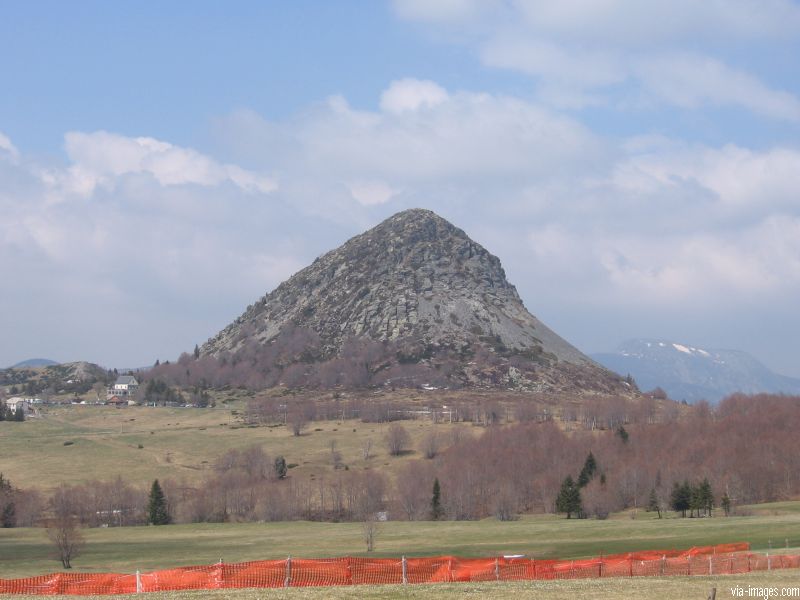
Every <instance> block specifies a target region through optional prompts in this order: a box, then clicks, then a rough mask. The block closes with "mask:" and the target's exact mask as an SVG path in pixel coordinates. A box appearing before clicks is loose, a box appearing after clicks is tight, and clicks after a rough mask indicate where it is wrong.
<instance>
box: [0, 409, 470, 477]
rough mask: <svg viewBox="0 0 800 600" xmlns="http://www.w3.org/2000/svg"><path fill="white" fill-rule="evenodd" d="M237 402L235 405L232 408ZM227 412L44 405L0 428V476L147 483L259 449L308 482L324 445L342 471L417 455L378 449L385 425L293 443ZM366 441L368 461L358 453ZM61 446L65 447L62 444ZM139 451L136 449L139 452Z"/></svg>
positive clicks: (315, 430)
mask: <svg viewBox="0 0 800 600" xmlns="http://www.w3.org/2000/svg"><path fill="white" fill-rule="evenodd" d="M238 404H240V403H237V405H238ZM234 412H235V411H234V410H233V409H231V408H227V407H226V408H219V409H185V408H161V407H159V408H152V407H141V406H136V407H128V408H123V409H118V408H113V407H109V406H91V405H85V406H83V405H69V406H64V407H46V408H45V409H44V411H43V416H42V418H38V419H29V420H28V421H26V422H24V423H8V424H6V423H2V427H0V440H2V447H3V452H2V455H1V456H0V472H2V473H3V474H4V475H5V476H6V477H7V478H8V479H9V480H11V482H12V483H13V484H14V485H16V486H18V487H22V488H28V487H39V488H42V487H43V488H51V487H55V486H57V485H58V484H59V483H61V482H68V483H80V482H83V481H88V480H91V479H99V480H110V479H113V478H115V477H116V476H117V475H120V474H121V475H123V476H124V478H125V479H126V480H128V481H130V482H132V483H135V484H139V485H146V484H147V485H149V483H151V482H152V481H153V479H156V478H159V479H162V480H163V479H164V478H167V477H174V478H183V479H186V480H188V481H197V480H199V479H201V478H202V477H203V476H204V474H205V473H207V472H208V470H209V469H211V468H212V465H213V464H214V461H215V460H216V459H217V458H218V457H219V456H220V455H222V454H223V453H224V452H225V451H226V450H229V449H232V448H236V449H241V448H244V447H247V446H250V445H253V444H259V445H261V446H262V447H263V448H264V450H265V451H266V453H267V454H268V455H270V456H277V455H283V456H284V457H286V461H287V462H288V463H294V464H297V467H296V468H295V469H293V470H292V475H293V476H295V477H301V478H302V477H310V476H311V475H316V474H318V473H321V472H323V471H326V470H328V471H329V470H330V468H331V458H330V452H331V450H330V449H331V442H335V444H336V449H337V451H338V452H340V453H341V455H342V460H343V461H344V463H345V464H347V465H349V467H350V468H356V469H358V468H365V467H372V468H381V469H384V470H389V471H390V472H391V471H392V470H394V469H395V468H396V467H397V466H399V465H401V464H402V463H403V462H405V461H407V460H411V459H415V458H419V456H420V455H419V453H418V452H411V453H408V454H405V455H403V456H400V457H390V456H389V455H388V452H387V450H386V448H385V445H384V436H385V433H386V429H387V428H388V425H387V424H384V423H362V422H361V421H357V420H348V421H344V422H338V423H337V422H336V421H324V422H317V423H312V424H311V425H310V426H309V427H308V429H307V430H306V431H305V433H304V434H303V435H301V436H299V437H295V436H293V435H292V434H291V432H289V431H288V430H287V429H286V427H283V426H277V427H247V426H245V425H244V424H243V423H242V420H241V418H240V416H239V415H237V414H234ZM404 426H405V427H406V428H407V430H408V431H409V433H410V434H411V438H412V445H413V447H414V448H416V447H417V444H418V442H419V440H420V439H421V438H422V437H423V435H424V434H425V433H426V432H427V431H429V428H431V427H433V425H432V424H431V422H430V421H428V420H424V421H422V420H420V421H406V422H404ZM436 427H438V428H439V430H440V431H441V432H442V433H443V434H444V435H445V436H447V432H448V431H450V430H451V429H452V428H455V427H460V428H465V429H468V430H470V431H474V432H476V433H477V432H478V431H480V428H477V427H472V426H470V425H465V424H453V425H450V424H441V425H437V426H436ZM367 439H370V440H372V454H373V456H372V457H371V458H370V459H369V460H368V461H365V460H364V459H363V458H362V452H361V448H362V445H363V444H364V442H365V441H366V440H367ZM65 443H66V444H67V445H65ZM140 446H141V448H140Z"/></svg>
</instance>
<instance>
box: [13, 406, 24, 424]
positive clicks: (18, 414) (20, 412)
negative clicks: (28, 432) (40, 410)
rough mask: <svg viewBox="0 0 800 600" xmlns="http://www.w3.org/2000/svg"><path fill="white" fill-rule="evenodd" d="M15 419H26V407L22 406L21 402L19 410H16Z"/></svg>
mask: <svg viewBox="0 0 800 600" xmlns="http://www.w3.org/2000/svg"><path fill="white" fill-rule="evenodd" d="M13 415H14V419H13V420H14V421H24V420H25V409H24V408H22V405H21V404H17V410H15V411H14V413H13Z"/></svg>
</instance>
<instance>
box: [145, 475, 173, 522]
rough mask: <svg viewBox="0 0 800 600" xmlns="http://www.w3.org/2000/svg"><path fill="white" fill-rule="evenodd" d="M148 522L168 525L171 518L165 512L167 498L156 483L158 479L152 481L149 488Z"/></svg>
mask: <svg viewBox="0 0 800 600" xmlns="http://www.w3.org/2000/svg"><path fill="white" fill-rule="evenodd" d="M147 517H148V519H147V520H148V522H149V523H152V524H153V525H169V523H170V521H171V519H170V516H169V512H167V499H166V498H165V496H164V492H163V490H162V489H161V486H160V485H159V483H158V479H156V480H155V481H154V482H153V487H151V488H150V501H149V502H148V504H147Z"/></svg>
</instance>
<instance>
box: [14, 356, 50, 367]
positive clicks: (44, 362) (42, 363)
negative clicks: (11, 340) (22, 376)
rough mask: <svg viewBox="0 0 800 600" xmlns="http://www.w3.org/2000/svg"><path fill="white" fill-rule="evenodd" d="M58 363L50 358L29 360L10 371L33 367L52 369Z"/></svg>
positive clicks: (16, 365) (19, 363)
mask: <svg viewBox="0 0 800 600" xmlns="http://www.w3.org/2000/svg"><path fill="white" fill-rule="evenodd" d="M57 364H58V362H56V361H54V360H50V359H49V358H29V359H28V360H23V361H21V362H18V363H17V364H15V365H13V366H11V367H9V369H25V368H32V367H52V366H54V365H57Z"/></svg>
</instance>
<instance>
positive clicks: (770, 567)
mask: <svg viewBox="0 0 800 600" xmlns="http://www.w3.org/2000/svg"><path fill="white" fill-rule="evenodd" d="M767 571H772V559H771V558H770V556H769V552H767Z"/></svg>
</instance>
